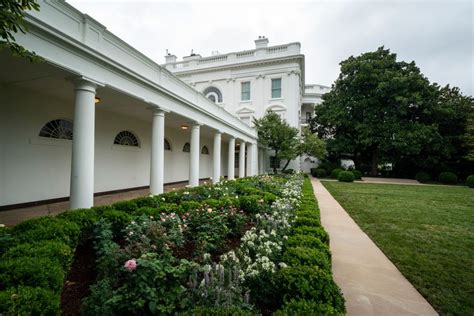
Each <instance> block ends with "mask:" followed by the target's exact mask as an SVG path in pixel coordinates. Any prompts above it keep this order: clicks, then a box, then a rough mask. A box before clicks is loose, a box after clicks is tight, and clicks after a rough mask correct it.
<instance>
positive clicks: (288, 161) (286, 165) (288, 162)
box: [281, 159, 291, 172]
mask: <svg viewBox="0 0 474 316" xmlns="http://www.w3.org/2000/svg"><path fill="white" fill-rule="evenodd" d="M290 161H291V160H290V159H288V160H287V161H286V164H285V166H284V167H283V169H281V172H283V171H285V170H286V167H288V165H289V164H290Z"/></svg>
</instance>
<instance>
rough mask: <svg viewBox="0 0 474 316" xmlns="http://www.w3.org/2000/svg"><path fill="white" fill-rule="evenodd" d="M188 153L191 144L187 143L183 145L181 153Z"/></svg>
mask: <svg viewBox="0 0 474 316" xmlns="http://www.w3.org/2000/svg"><path fill="white" fill-rule="evenodd" d="M190 151H191V144H189V143H186V144H184V146H183V152H185V153H188V152H190Z"/></svg>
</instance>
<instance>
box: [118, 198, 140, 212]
mask: <svg viewBox="0 0 474 316" xmlns="http://www.w3.org/2000/svg"><path fill="white" fill-rule="evenodd" d="M112 208H113V209H115V210H119V211H122V212H126V213H129V214H132V213H133V212H135V211H136V210H137V209H138V205H137V203H136V202H135V201H133V200H132V201H120V202H117V203H114V204H112Z"/></svg>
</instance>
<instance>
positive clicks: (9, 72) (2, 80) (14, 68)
mask: <svg viewBox="0 0 474 316" xmlns="http://www.w3.org/2000/svg"><path fill="white" fill-rule="evenodd" d="M0 69H1V71H0V85H1V86H2V87H4V88H8V87H13V88H17V89H24V90H27V91H31V92H33V93H39V94H42V95H46V96H48V97H52V98H57V99H60V100H63V102H65V103H69V104H71V106H72V104H73V100H74V87H73V84H72V83H71V82H70V81H68V80H67V79H68V78H70V77H71V76H72V75H73V74H71V73H70V72H68V71H66V70H64V69H61V68H59V67H56V66H54V65H52V64H49V63H47V62H43V61H39V62H30V61H28V60H27V59H24V58H19V57H15V56H12V55H11V53H10V52H9V51H8V50H6V49H3V50H1V51H0ZM97 96H98V97H99V98H100V102H99V103H98V104H97V105H96V109H97V110H99V111H109V112H115V113H119V114H122V115H126V116H130V117H133V118H136V119H139V120H143V121H147V122H151V120H152V115H151V111H150V109H149V107H150V105H149V104H147V103H146V102H145V101H143V100H140V99H137V98H135V97H133V96H130V95H127V94H126V93H123V92H121V91H117V90H114V89H112V88H110V87H107V86H106V87H103V88H99V89H98V90H97ZM171 111H172V109H171ZM190 124H191V121H190V119H188V118H186V117H184V116H181V115H179V114H177V113H173V112H171V113H167V114H166V119H165V125H166V127H169V128H176V129H181V127H182V126H183V125H188V126H189V125H190ZM183 132H184V133H189V129H188V130H183ZM214 132H215V130H214V129H213V128H212V127H210V126H201V135H202V136H203V137H212V135H213V134H214ZM227 138H228V135H223V139H224V140H225V139H227Z"/></svg>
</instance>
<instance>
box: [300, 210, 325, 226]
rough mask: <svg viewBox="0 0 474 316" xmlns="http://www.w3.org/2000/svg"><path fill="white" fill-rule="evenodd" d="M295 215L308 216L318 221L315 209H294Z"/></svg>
mask: <svg viewBox="0 0 474 316" xmlns="http://www.w3.org/2000/svg"><path fill="white" fill-rule="evenodd" d="M296 216H298V217H308V218H313V219H315V220H317V221H318V223H319V222H320V221H319V213H318V212H315V211H309V210H304V211H296Z"/></svg>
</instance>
